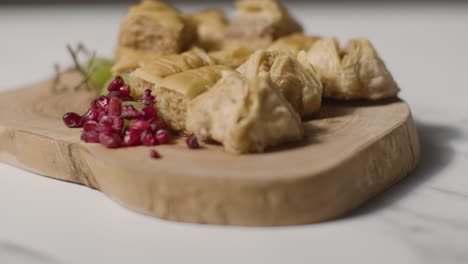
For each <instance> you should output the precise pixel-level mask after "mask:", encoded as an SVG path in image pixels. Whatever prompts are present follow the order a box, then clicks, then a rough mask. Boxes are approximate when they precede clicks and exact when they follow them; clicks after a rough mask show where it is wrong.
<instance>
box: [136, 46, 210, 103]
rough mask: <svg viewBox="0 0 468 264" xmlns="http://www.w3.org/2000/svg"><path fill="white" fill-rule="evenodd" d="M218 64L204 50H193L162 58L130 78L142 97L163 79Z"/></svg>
mask: <svg viewBox="0 0 468 264" xmlns="http://www.w3.org/2000/svg"><path fill="white" fill-rule="evenodd" d="M216 64H217V61H216V60H215V59H213V58H212V57H210V56H209V55H208V54H207V53H206V52H205V51H204V50H202V49H199V48H193V49H191V50H189V51H187V52H184V53H181V54H171V55H165V56H160V57H158V58H157V59H154V60H152V61H151V62H149V63H147V64H145V65H144V66H142V67H140V68H138V69H136V70H135V71H133V72H132V73H131V74H130V78H131V80H132V84H133V86H132V87H133V89H134V90H135V92H136V94H137V95H141V94H142V93H143V91H144V90H146V89H148V88H152V87H154V85H155V84H158V83H159V82H160V81H161V80H162V79H163V78H166V77H168V76H171V75H173V74H176V73H180V72H183V71H187V70H192V69H197V68H201V67H204V66H209V65H216Z"/></svg>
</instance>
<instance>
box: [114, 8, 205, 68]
mask: <svg viewBox="0 0 468 264" xmlns="http://www.w3.org/2000/svg"><path fill="white" fill-rule="evenodd" d="M196 36H197V33H196V25H195V24H194V23H193V21H192V20H191V19H187V18H186V17H185V16H184V15H183V14H181V13H180V12H179V11H178V10H176V9H175V8H173V7H171V6H169V5H166V4H164V3H162V2H159V1H157V0H143V1H142V2H141V3H140V4H138V5H135V6H132V7H131V8H130V9H129V11H128V12H127V14H126V15H125V17H124V18H123V20H122V23H121V25H120V32H119V37H118V43H117V48H116V56H115V57H116V59H117V61H118V60H119V59H121V58H125V55H129V54H131V53H130V51H136V54H138V53H139V54H155V55H164V54H172V53H180V52H182V51H185V50H187V49H188V48H190V47H191V46H192V44H193V43H194V42H195V40H196ZM131 55H135V53H134V54H131Z"/></svg>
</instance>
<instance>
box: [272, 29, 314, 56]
mask: <svg viewBox="0 0 468 264" xmlns="http://www.w3.org/2000/svg"><path fill="white" fill-rule="evenodd" d="M319 39H320V37H317V36H306V35H304V34H302V33H294V34H290V35H287V36H284V37H281V38H279V39H277V40H276V41H274V42H273V43H272V44H271V45H270V46H268V50H278V51H289V52H291V53H292V54H293V55H294V56H297V54H298V53H299V51H301V50H309V49H310V47H312V45H313V44H314V43H315V42H316V41H317V40H319Z"/></svg>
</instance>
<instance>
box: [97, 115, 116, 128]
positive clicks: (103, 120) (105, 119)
mask: <svg viewBox="0 0 468 264" xmlns="http://www.w3.org/2000/svg"><path fill="white" fill-rule="evenodd" d="M99 123H101V124H104V125H106V126H112V124H113V123H114V118H112V116H103V117H102V118H101V120H99Z"/></svg>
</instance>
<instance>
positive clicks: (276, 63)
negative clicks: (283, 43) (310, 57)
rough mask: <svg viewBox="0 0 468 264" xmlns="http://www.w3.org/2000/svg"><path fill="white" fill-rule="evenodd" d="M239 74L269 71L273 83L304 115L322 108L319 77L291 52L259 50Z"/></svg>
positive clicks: (295, 108)
mask: <svg viewBox="0 0 468 264" xmlns="http://www.w3.org/2000/svg"><path fill="white" fill-rule="evenodd" d="M309 67H310V66H309ZM237 71H239V72H240V73H242V74H244V75H245V76H247V77H248V78H254V77H256V76H258V75H259V74H261V73H262V72H268V73H269V74H270V76H271V79H272V81H273V83H274V84H275V85H276V86H277V87H278V88H279V90H280V91H281V92H282V94H283V96H284V97H285V98H286V99H287V101H288V102H289V103H290V104H291V106H292V107H293V109H294V110H295V111H296V112H297V113H299V115H301V116H309V115H311V114H313V113H315V112H316V111H317V110H318V109H319V108H320V105H321V99H322V84H321V82H320V80H319V77H318V75H316V73H315V72H314V70H313V69H308V68H306V67H305V66H303V65H302V64H301V63H300V62H299V60H297V59H296V58H295V57H294V56H293V55H292V54H291V53H289V52H284V51H266V50H259V51H256V52H255V53H254V54H253V55H252V56H251V57H250V58H249V60H247V61H246V62H245V63H244V64H243V65H241V66H240V67H239V68H238V69H237Z"/></svg>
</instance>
